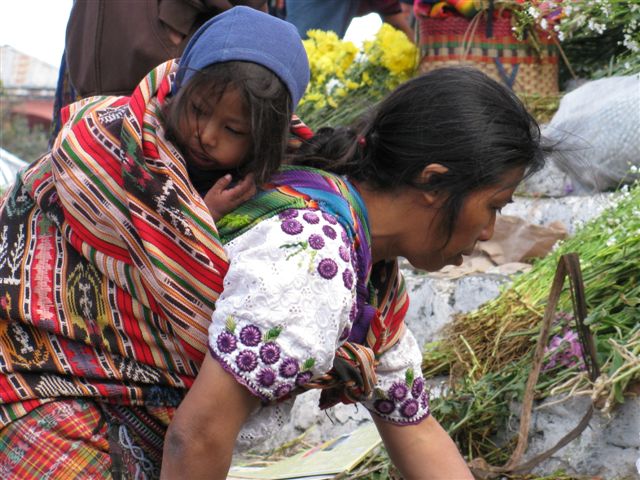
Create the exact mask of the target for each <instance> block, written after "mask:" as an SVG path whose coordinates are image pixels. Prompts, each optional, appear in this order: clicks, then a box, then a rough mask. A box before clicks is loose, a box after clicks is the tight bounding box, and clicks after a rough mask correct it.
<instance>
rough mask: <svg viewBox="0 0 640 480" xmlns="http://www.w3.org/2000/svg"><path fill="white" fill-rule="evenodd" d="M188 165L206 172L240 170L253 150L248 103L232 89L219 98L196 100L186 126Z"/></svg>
mask: <svg viewBox="0 0 640 480" xmlns="http://www.w3.org/2000/svg"><path fill="white" fill-rule="evenodd" d="M181 133H182V135H181V137H182V138H183V139H184V145H185V148H186V151H185V152H184V153H185V155H186V157H187V161H189V162H191V163H192V164H193V165H194V166H196V167H198V168H201V169H203V170H233V169H236V168H238V167H240V166H241V165H242V164H243V163H244V160H245V158H246V156H247V152H248V151H249V148H250V147H251V143H252V137H251V121H250V118H249V112H248V111H247V108H246V106H245V102H244V99H243V98H242V96H241V95H240V92H239V91H238V89H237V88H234V87H232V86H230V87H229V88H227V89H226V90H225V92H224V93H223V94H222V95H221V96H220V97H219V98H210V99H204V98H198V97H196V98H194V99H193V100H192V101H191V104H190V106H189V114H188V120H187V121H186V122H184V123H183V131H182V132H181Z"/></svg>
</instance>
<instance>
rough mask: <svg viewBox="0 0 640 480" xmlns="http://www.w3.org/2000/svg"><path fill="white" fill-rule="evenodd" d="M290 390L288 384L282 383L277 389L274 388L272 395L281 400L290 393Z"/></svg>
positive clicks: (290, 387)
mask: <svg viewBox="0 0 640 480" xmlns="http://www.w3.org/2000/svg"><path fill="white" fill-rule="evenodd" d="M291 389H293V387H292V386H291V385H289V384H288V383H283V384H281V385H279V386H278V388H276V391H275V393H274V395H275V397H276V398H282V397H284V396H285V395H287V394H288V393H289V392H290V391H291Z"/></svg>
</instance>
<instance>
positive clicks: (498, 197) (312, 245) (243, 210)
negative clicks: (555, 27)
mask: <svg viewBox="0 0 640 480" xmlns="http://www.w3.org/2000/svg"><path fill="white" fill-rule="evenodd" d="M545 150H548V149H547V148H546V147H545V146H544V144H543V142H542V139H541V135H540V130H539V127H538V125H537V123H536V122H535V120H534V119H533V118H532V117H531V115H530V114H529V113H528V112H527V110H526V109H525V107H524V106H523V104H522V102H521V101H520V100H519V99H518V98H517V97H516V96H515V95H514V94H513V92H511V91H510V90H509V89H507V88H506V87H504V86H502V85H500V84H499V83H497V82H496V81H494V80H492V79H490V78H489V77H487V76H486V75H485V74H483V73H482V72H480V71H478V70H475V69H471V68H443V69H440V70H434V71H432V72H430V73H427V74H424V75H422V76H418V77H415V78H413V79H411V80H409V81H408V82H406V83H405V84H403V85H401V86H400V87H398V88H397V89H396V90H395V91H394V92H392V93H391V94H390V95H389V96H387V97H386V98H385V99H384V100H383V101H382V102H381V103H379V104H378V105H377V106H376V107H374V109H373V110H372V112H371V113H370V115H367V116H366V118H364V119H363V121H362V122H360V123H359V124H358V125H356V126H354V127H352V128H338V129H335V130H334V129H332V128H324V129H320V130H319V131H318V132H317V133H316V135H315V136H314V137H312V138H311V139H310V140H309V141H307V142H306V143H303V145H302V146H301V147H300V149H299V150H298V151H297V152H296V153H294V154H293V156H292V157H291V158H290V159H289V162H288V163H291V164H293V166H288V167H283V168H282V169H281V171H280V172H279V173H277V174H276V175H274V176H273V178H272V180H271V181H270V182H269V184H267V185H264V187H263V188H262V189H261V190H260V191H259V193H258V194H257V195H256V196H255V197H253V198H252V199H250V200H249V201H248V202H246V203H244V204H242V205H241V206H240V207H239V208H238V209H236V210H235V211H233V212H231V213H230V214H228V215H227V216H225V217H223V218H222V219H221V220H220V222H218V226H219V229H220V234H221V237H222V239H223V242H224V244H225V248H226V252H227V253H228V255H229V258H230V267H229V271H228V272H227V276H226V277H225V284H224V285H225V286H224V291H223V292H222V294H221V295H220V297H219V298H218V301H217V302H216V309H215V311H214V312H213V316H212V322H211V324H210V326H209V342H208V352H207V355H206V358H205V360H204V363H203V366H202V368H201V370H200V372H199V374H198V376H197V378H196V380H195V382H194V384H193V386H192V388H191V389H190V390H189V392H188V393H187V395H186V397H185V399H184V401H183V402H182V403H181V404H180V406H179V407H178V410H177V412H176V415H175V417H174V419H173V422H172V423H171V425H170V426H169V429H168V431H167V436H166V439H165V449H164V458H163V464H162V478H163V479H174V478H181V475H183V474H184V472H189V478H190V480H198V479H214V480H217V479H224V478H226V475H227V471H228V469H229V465H230V462H231V459H232V453H233V451H234V447H237V448H243V447H244V448H246V447H251V446H255V445H256V443H257V442H258V441H260V439H263V438H265V437H268V436H269V435H271V434H272V432H274V431H277V430H278V429H279V428H281V427H282V425H283V424H285V423H286V422H287V421H288V416H289V414H290V411H291V408H292V406H293V402H294V401H295V398H296V397H297V396H298V395H300V394H301V393H303V392H305V391H306V390H309V389H311V388H321V389H322V390H323V391H322V394H321V396H320V407H321V408H329V407H331V406H333V405H335V404H336V403H337V402H343V403H355V402H358V403H361V404H362V405H364V407H366V408H367V409H368V410H369V412H370V413H371V416H372V418H373V421H374V422H375V424H376V426H377V428H378V430H379V432H380V434H381V436H382V439H383V441H384V444H385V446H386V448H387V451H388V452H389V455H390V458H391V460H392V461H393V463H394V464H395V465H396V466H397V467H398V469H399V470H400V473H401V475H402V476H403V478H405V479H407V480H413V479H421V480H422V479H447V480H448V479H457V480H462V479H472V478H473V477H472V475H471V473H470V472H469V470H468V468H467V466H466V465H465V462H464V460H463V458H462V456H461V455H460V453H459V452H458V450H457V448H456V445H455V444H454V443H453V441H452V440H451V438H450V437H449V436H448V435H447V433H446V431H445V430H444V429H443V428H442V427H441V426H440V424H439V423H438V421H437V420H436V419H435V418H434V417H433V416H432V415H431V411H430V408H429V398H428V390H427V386H426V383H425V379H424V378H423V375H422V370H421V364H422V351H421V346H420V345H418V344H417V342H416V340H415V338H414V336H413V335H412V334H411V332H410V331H409V330H408V329H407V328H406V326H405V324H404V317H405V315H406V312H407V307H408V303H407V302H408V297H407V291H406V289H405V288H404V283H403V281H402V276H401V273H400V271H399V268H398V257H403V258H405V259H406V260H408V262H409V263H410V264H411V265H412V266H413V267H414V268H417V269H421V270H426V271H437V270H439V269H441V268H442V267H444V266H445V265H451V264H455V265H460V264H461V263H462V259H463V256H464V255H468V254H470V253H471V252H472V251H473V249H474V245H475V244H476V242H478V241H483V240H488V239H490V238H491V236H492V235H493V229H494V224H495V220H496V215H497V214H498V212H500V209H501V208H503V207H504V206H505V205H507V204H508V203H510V202H511V201H512V196H513V194H514V191H515V189H516V187H517V186H518V184H519V183H520V182H521V180H522V179H523V178H524V177H525V176H527V175H530V174H531V173H533V172H535V171H536V170H538V169H539V168H541V167H542V165H543V158H544V153H545Z"/></svg>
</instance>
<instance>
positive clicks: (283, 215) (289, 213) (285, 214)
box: [278, 208, 298, 220]
mask: <svg viewBox="0 0 640 480" xmlns="http://www.w3.org/2000/svg"><path fill="white" fill-rule="evenodd" d="M297 216H298V210H294V209H293V208H289V209H287V210H283V211H282V212H280V214H279V215H278V217H280V219H281V220H286V219H288V218H296V217H297Z"/></svg>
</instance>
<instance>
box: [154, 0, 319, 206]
mask: <svg viewBox="0 0 640 480" xmlns="http://www.w3.org/2000/svg"><path fill="white" fill-rule="evenodd" d="M249 25H250V26H251V28H249ZM276 26H277V27H278V28H277V29H276V28H275V27H276ZM288 27H289V25H288V24H285V23H284V22H279V21H278V20H276V19H273V18H272V17H269V16H267V15H265V14H261V13H259V12H257V11H255V10H251V9H249V8H247V7H237V8H234V9H233V10H232V11H229V12H228V13H224V14H221V15H219V16H218V17H215V18H213V19H212V20H209V21H208V22H207V23H206V24H205V25H204V26H203V27H202V28H201V29H200V30H199V31H198V32H196V34H195V35H194V37H193V38H192V39H191V41H190V42H189V44H188V45H187V47H186V49H185V51H184V54H183V56H182V58H181V60H180V67H179V70H178V74H177V79H176V84H175V85H174V87H173V93H174V98H173V99H171V100H169V101H168V102H167V104H166V105H165V107H164V110H163V113H164V120H165V123H166V136H167V138H168V139H171V140H173V142H174V143H175V144H176V145H177V146H178V147H179V148H180V149H181V150H182V152H183V154H184V156H185V160H186V162H187V171H188V173H189V177H190V179H191V181H192V183H193V184H194V186H195V187H196V190H198V192H199V193H200V194H201V195H202V196H203V197H206V198H205V201H206V203H207V206H208V207H209V209H210V211H211V213H212V215H213V216H214V219H217V218H216V217H219V216H221V215H222V214H224V213H226V212H228V211H230V210H232V209H233V208H235V207H236V206H237V205H239V204H240V203H242V201H244V200H246V199H248V198H250V197H251V196H252V195H253V193H254V192H255V189H254V184H253V181H252V180H253V178H254V177H255V180H256V181H257V182H258V183H259V184H260V183H263V182H264V181H266V180H267V179H268V177H269V176H270V175H271V174H272V173H273V172H275V170H276V169H277V168H278V166H279V165H280V162H281V160H282V157H283V156H284V153H285V147H286V144H287V130H288V128H289V120H290V118H291V114H292V108H293V107H294V106H295V105H296V104H297V103H298V101H299V100H300V98H301V97H302V95H303V94H304V91H305V88H306V85H307V83H308V81H309V66H308V62H307V57H306V53H305V52H304V49H303V48H302V47H301V44H300V41H299V39H298V37H297V35H296V34H295V31H293V30H291V29H290V28H288ZM279 30H282V32H279ZM293 47H295V48H293ZM247 174H249V175H248V176H247ZM216 182H217V183H216ZM231 182H238V183H237V184H236V185H235V186H233V187H231ZM214 183H215V188H211V187H212V185H213V184H214Z"/></svg>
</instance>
